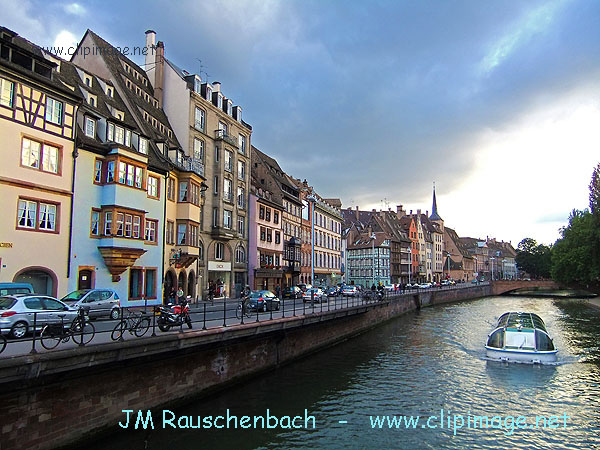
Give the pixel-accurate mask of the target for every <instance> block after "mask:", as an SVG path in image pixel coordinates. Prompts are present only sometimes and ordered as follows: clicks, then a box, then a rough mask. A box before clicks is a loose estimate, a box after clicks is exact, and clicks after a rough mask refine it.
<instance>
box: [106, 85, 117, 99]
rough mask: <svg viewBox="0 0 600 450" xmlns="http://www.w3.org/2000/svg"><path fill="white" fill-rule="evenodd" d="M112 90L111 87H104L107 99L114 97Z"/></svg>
mask: <svg viewBox="0 0 600 450" xmlns="http://www.w3.org/2000/svg"><path fill="white" fill-rule="evenodd" d="M114 92H115V91H114V89H113V88H112V86H106V95H108V96H109V97H114Z"/></svg>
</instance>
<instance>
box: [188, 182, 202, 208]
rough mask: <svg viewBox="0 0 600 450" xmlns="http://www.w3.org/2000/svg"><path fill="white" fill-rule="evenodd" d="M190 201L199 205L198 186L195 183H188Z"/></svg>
mask: <svg viewBox="0 0 600 450" xmlns="http://www.w3.org/2000/svg"><path fill="white" fill-rule="evenodd" d="M190 202H192V203H193V204H194V205H197V206H199V205H200V186H198V185H197V184H196V183H190Z"/></svg>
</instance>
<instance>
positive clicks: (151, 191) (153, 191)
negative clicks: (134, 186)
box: [148, 177, 158, 198]
mask: <svg viewBox="0 0 600 450" xmlns="http://www.w3.org/2000/svg"><path fill="white" fill-rule="evenodd" d="M148 195H149V196H150V197H157V198H158V178H156V177H148Z"/></svg>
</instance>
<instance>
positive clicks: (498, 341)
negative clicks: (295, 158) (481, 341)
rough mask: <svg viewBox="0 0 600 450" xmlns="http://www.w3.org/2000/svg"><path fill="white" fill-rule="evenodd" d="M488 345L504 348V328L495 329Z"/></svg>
mask: <svg viewBox="0 0 600 450" xmlns="http://www.w3.org/2000/svg"><path fill="white" fill-rule="evenodd" d="M487 345H488V347H494V348H503V347H504V330H502V329H499V330H496V331H494V332H493V333H492V334H491V335H490V337H489V339H488V343H487Z"/></svg>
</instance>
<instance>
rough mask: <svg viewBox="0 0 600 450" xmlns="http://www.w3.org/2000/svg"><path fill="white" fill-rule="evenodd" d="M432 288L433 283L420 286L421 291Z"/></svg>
mask: <svg viewBox="0 0 600 450" xmlns="http://www.w3.org/2000/svg"><path fill="white" fill-rule="evenodd" d="M430 287H431V283H421V284H419V289H429V288H430Z"/></svg>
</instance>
